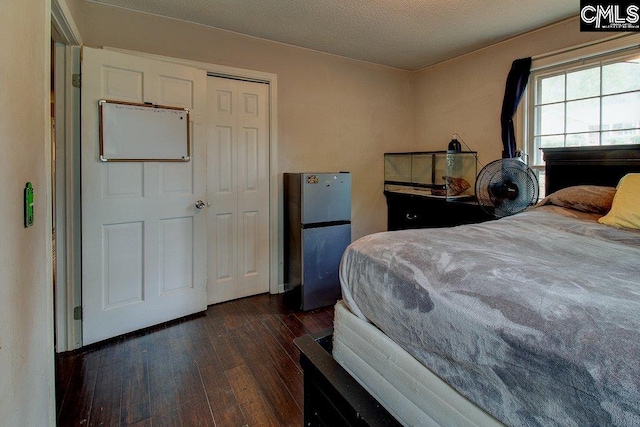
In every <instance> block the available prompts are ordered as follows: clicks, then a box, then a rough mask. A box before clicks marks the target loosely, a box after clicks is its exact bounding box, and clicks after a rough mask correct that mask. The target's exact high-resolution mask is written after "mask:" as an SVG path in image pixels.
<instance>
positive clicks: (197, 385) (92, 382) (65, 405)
mask: <svg viewBox="0 0 640 427" xmlns="http://www.w3.org/2000/svg"><path fill="white" fill-rule="evenodd" d="M332 324H333V307H327V308H323V309H318V310H315V311H312V312H307V313H303V312H295V311H292V310H290V309H288V308H287V307H285V306H284V305H283V303H282V297H281V296H278V295H275V296H272V295H267V294H264V295H258V296H254V297H249V298H244V299H240V300H236V301H231V302H227V303H223V304H218V305H213V306H210V307H209V308H208V310H207V311H206V315H200V316H195V317H191V318H188V319H183V320H179V321H176V322H172V323H170V324H167V325H162V326H159V327H155V328H153V329H150V330H146V331H144V332H141V333H135V334H132V335H129V336H126V337H122V338H116V339H114V340H111V341H109V342H107V343H105V344H98V345H96V346H90V347H88V348H87V349H82V350H80V351H78V352H70V353H65V354H62V355H58V356H57V357H56V400H57V409H58V416H57V420H58V425H59V426H197V425H202V426H302V424H303V417H302V406H303V383H302V370H301V368H300V364H299V361H298V351H297V350H296V348H295V347H294V345H293V339H294V338H295V337H298V336H300V335H304V334H306V333H312V332H318V331H320V330H323V329H326V328H328V327H331V326H332Z"/></svg>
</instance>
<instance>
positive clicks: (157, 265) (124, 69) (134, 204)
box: [81, 48, 207, 345]
mask: <svg viewBox="0 0 640 427" xmlns="http://www.w3.org/2000/svg"><path fill="white" fill-rule="evenodd" d="M206 80H207V78H206V73H205V72H204V71H202V70H197V69H194V68H189V67H184V66H180V65H175V64H170V63H166V62H162V61H156V60H150V59H146V58H141V57H137V56H132V55H126V54H122V53H118V52H111V51H104V50H99V49H89V48H84V50H83V63H82V160H81V163H82V165H81V166H82V171H81V176H82V292H83V294H82V305H83V344H84V345H87V344H91V343H93V342H96V341H101V340H104V339H106V338H110V337H113V336H117V335H120V334H123V333H126V332H130V331H134V330H137V329H140V328H144V327H147V326H151V325H154V324H158V323H161V322H165V321H168V320H171V319H175V318H178V317H182V316H185V315H188V314H192V313H195V312H199V311H203V310H206V250H207V243H206V227H207V224H206V209H203V210H200V209H197V208H196V207H195V205H196V202H197V201H198V200H206V189H205V179H206V171H205V167H206V144H205V136H204V135H205V131H204V129H203V126H201V125H199V124H198V123H199V117H200V116H201V115H204V114H205V112H206V111H205V110H206V98H205V96H206ZM100 99H109V100H118V101H130V102H136V103H142V102H150V103H153V104H160V105H167V106H177V107H186V108H189V109H190V111H191V118H190V119H191V123H190V130H191V141H190V143H191V148H192V159H191V161H190V162H179V163H169V162H126V163H125V162H123V163H119V162H113V163H111V162H108V163H103V162H100V161H99V137H98V135H99V134H98V100H100Z"/></svg>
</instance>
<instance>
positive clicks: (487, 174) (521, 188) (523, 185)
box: [476, 159, 539, 218]
mask: <svg viewBox="0 0 640 427" xmlns="http://www.w3.org/2000/svg"><path fill="white" fill-rule="evenodd" d="M538 195H539V186H538V178H537V177H536V174H535V172H534V171H533V170H532V169H531V168H530V167H529V166H527V165H526V164H525V163H524V162H522V161H521V160H518V159H500V160H495V161H493V162H491V163H489V164H488V165H486V166H485V167H483V168H482V170H481V171H480V173H479V174H478V178H477V179H476V198H477V199H478V203H479V204H480V206H482V208H483V209H484V210H485V211H487V212H488V213H490V214H493V215H494V216H496V217H498V218H500V217H504V216H508V215H513V214H516V213H518V212H521V211H523V210H524V209H526V208H528V207H529V206H531V205H533V204H535V203H536V202H537V201H538Z"/></svg>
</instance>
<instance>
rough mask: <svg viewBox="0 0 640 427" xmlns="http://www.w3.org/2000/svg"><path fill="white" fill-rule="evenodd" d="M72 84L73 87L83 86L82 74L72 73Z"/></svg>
mask: <svg viewBox="0 0 640 427" xmlns="http://www.w3.org/2000/svg"><path fill="white" fill-rule="evenodd" d="M71 86H73V87H81V86H82V76H81V75H80V74H71Z"/></svg>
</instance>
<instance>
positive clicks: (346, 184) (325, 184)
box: [300, 172, 351, 224]
mask: <svg viewBox="0 0 640 427" xmlns="http://www.w3.org/2000/svg"><path fill="white" fill-rule="evenodd" d="M300 185H301V187H302V194H301V199H302V200H301V205H302V216H301V221H302V223H303V224H313V223H318V222H332V221H349V220H350V219H351V174H350V173H348V172H340V173H315V174H314V173H304V174H302V182H301V183H300Z"/></svg>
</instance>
